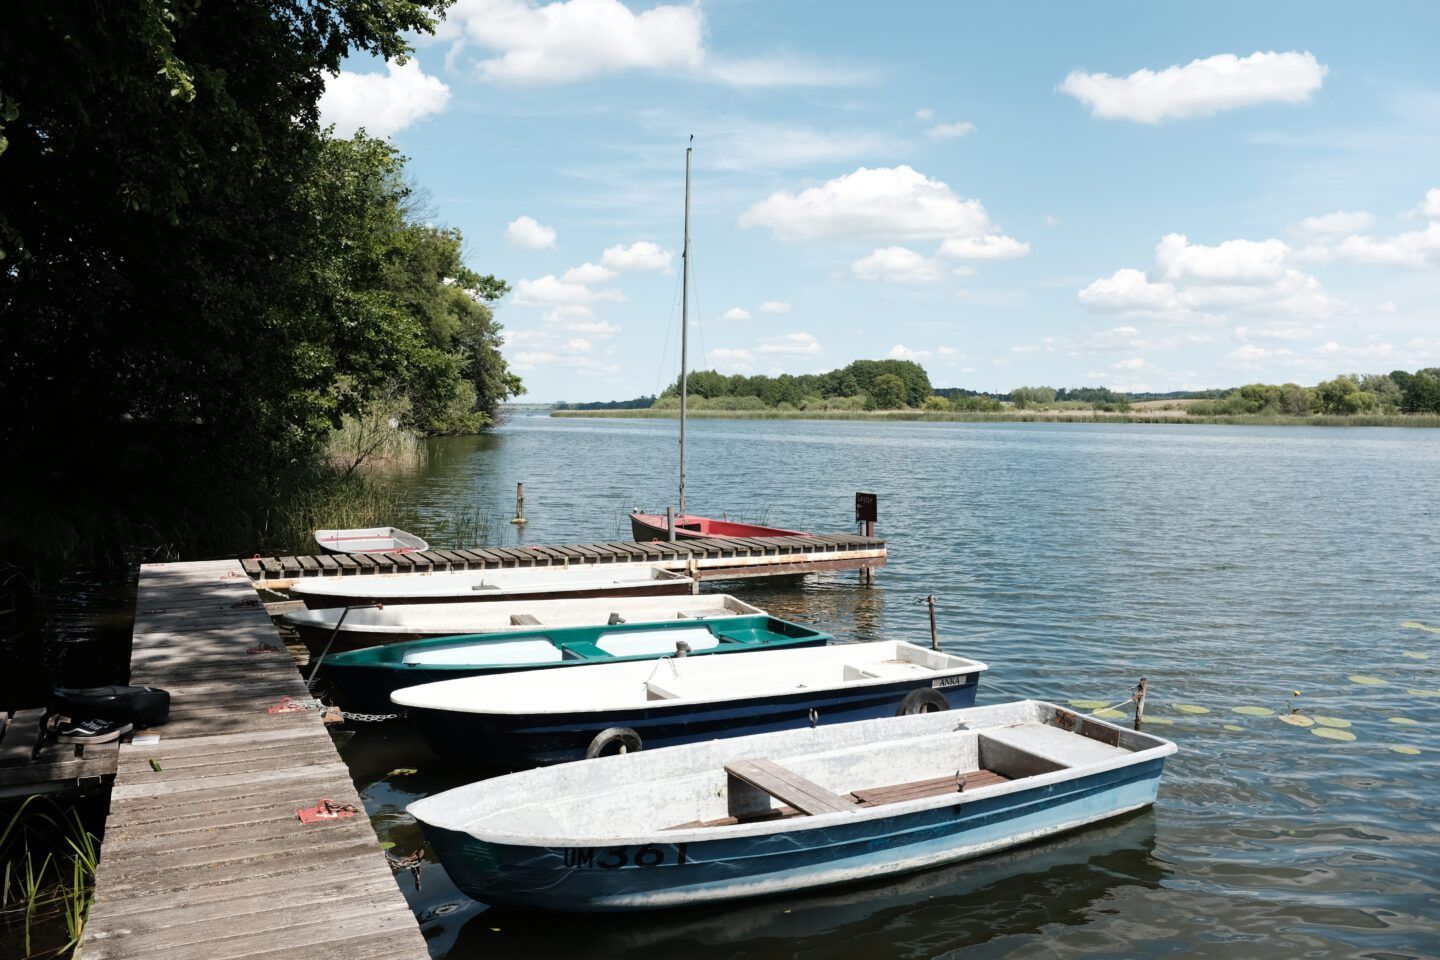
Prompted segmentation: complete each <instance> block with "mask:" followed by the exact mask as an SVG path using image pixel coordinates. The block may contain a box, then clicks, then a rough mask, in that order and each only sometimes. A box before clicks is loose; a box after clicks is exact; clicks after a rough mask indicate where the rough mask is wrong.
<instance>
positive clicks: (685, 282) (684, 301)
mask: <svg viewBox="0 0 1440 960" xmlns="http://www.w3.org/2000/svg"><path fill="white" fill-rule="evenodd" d="M690 142H691V143H694V142H695V136H694V135H693V134H692V135H691V136H690ZM694 149H695V148H694V147H686V148H685V242H684V246H683V247H681V251H680V261H681V268H680V270H681V274H680V275H681V280H680V291H681V292H680V516H682V517H683V516H685V414H686V403H687V398H688V396H689V393H690V383H689V381H690V377H689V375H688V371H689V367H688V366H687V365H686V364H687V359H688V349H689V346H690V151H692V150H694ZM670 530H671V536H670V539H671V540H674V539H675V536H674V530H675V527H674V525H673V524H672V525H671V527H670Z"/></svg>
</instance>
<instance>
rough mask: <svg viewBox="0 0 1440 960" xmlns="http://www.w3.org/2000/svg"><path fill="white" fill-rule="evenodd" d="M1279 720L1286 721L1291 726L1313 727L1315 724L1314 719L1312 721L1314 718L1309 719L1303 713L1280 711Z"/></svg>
mask: <svg viewBox="0 0 1440 960" xmlns="http://www.w3.org/2000/svg"><path fill="white" fill-rule="evenodd" d="M1280 722H1281V723H1288V724H1290V726H1292V727H1313V726H1315V721H1314V720H1311V719H1310V718H1309V717H1307V716H1305V714H1303V713H1282V714H1280Z"/></svg>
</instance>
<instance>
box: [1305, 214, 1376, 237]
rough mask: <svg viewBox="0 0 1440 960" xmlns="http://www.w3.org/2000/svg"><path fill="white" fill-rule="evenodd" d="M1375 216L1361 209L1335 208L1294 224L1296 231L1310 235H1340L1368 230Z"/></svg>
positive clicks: (1373, 222) (1372, 224)
mask: <svg viewBox="0 0 1440 960" xmlns="http://www.w3.org/2000/svg"><path fill="white" fill-rule="evenodd" d="M1374 224H1375V217H1374V216H1372V215H1371V214H1369V213H1366V212H1365V211H1363V210H1355V211H1346V210H1337V211H1335V212H1334V213H1327V214H1325V215H1323V216H1319V217H1306V218H1305V219H1304V220H1301V221H1300V222H1299V223H1298V224H1296V231H1297V232H1299V233H1304V234H1309V235H1311V236H1340V235H1344V234H1350V233H1359V232H1360V231H1361V230H1369V229H1370V228H1371V227H1372V226H1374Z"/></svg>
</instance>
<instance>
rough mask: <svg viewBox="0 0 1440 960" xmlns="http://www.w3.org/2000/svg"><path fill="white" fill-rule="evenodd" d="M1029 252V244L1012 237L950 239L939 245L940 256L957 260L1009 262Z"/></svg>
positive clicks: (992, 235) (991, 236)
mask: <svg viewBox="0 0 1440 960" xmlns="http://www.w3.org/2000/svg"><path fill="white" fill-rule="evenodd" d="M1029 252H1030V244H1028V243H1024V242H1022V241H1020V240H1016V239H1015V238H1014V237H1005V236H997V235H994V234H988V235H986V236H983V237H951V238H950V239H948V240H946V241H945V242H944V243H942V244H940V255H941V256H943V257H955V258H956V259H959V260H1009V259H1012V258H1014V257H1023V256H1025V255H1026V254H1028V253H1029Z"/></svg>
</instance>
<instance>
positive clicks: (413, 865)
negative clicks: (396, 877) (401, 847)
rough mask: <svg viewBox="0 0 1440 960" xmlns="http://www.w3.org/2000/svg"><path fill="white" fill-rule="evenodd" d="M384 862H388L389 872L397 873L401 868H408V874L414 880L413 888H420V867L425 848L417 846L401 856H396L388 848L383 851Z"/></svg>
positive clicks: (423, 859)
mask: <svg viewBox="0 0 1440 960" xmlns="http://www.w3.org/2000/svg"><path fill="white" fill-rule="evenodd" d="M384 853H385V862H386V863H388V864H390V872H391V873H392V874H398V873H399V872H400V871H401V870H409V871H410V876H411V877H412V878H413V879H414V880H415V889H416V890H419V889H420V867H421V865H422V864H423V863H424V862H425V848H424V847H423V846H422V847H417V848H415V849H414V850H412V851H411V852H410V853H409V854H407V855H406V856H403V857H397V856H395V854H393V853H391V852H390V851H389V850H386V851H384Z"/></svg>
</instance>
